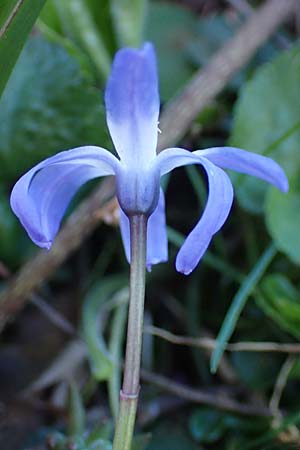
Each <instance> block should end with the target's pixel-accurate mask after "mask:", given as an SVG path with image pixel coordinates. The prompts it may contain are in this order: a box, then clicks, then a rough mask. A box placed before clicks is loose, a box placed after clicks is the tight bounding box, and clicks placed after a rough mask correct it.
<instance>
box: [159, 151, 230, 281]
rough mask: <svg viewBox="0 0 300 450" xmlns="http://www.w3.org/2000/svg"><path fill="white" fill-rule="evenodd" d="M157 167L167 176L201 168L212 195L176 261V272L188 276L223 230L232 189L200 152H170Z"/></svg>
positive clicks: (160, 155)
mask: <svg viewBox="0 0 300 450" xmlns="http://www.w3.org/2000/svg"><path fill="white" fill-rule="evenodd" d="M156 164H157V165H158V167H159V169H160V173H161V175H164V174H166V173H168V172H170V171H171V170H173V169H175V168H176V167H180V166H185V165H188V164H200V165H202V166H203V167H204V169H205V170H206V173H207V176H208V183H209V195H208V200H207V205H206V208H205V210H204V212H203V215H202V217H201V219H200V221H199V222H198V223H197V225H196V226H195V228H194V229H193V230H192V231H191V233H190V234H189V235H188V237H187V238H186V240H185V241H184V243H183V245H182V247H181V249H180V250H179V252H178V255H177V258H176V269H177V270H178V271H179V272H182V273H184V274H185V275H188V274H189V273H191V272H192V271H193V270H194V269H195V267H196V266H197V264H198V263H199V261H200V259H201V258H202V256H203V254H204V253H205V251H206V249H207V247H208V246H209V243H210V241H211V239H212V237H213V235H214V234H215V233H216V232H217V231H218V230H219V229H220V228H221V227H222V225H223V224H224V222H225V220H226V219H227V216H228V214H229V211H230V208H231V205H232V200H233V189H232V184H231V181H230V179H229V177H228V176H227V174H226V173H225V172H224V171H223V170H222V169H220V168H218V167H217V166H215V165H214V164H212V163H211V162H210V161H209V160H208V159H206V158H204V157H203V156H200V155H199V152H189V151H187V150H183V149H180V148H170V149H167V150H165V151H163V152H162V153H160V154H159V155H158V156H157V160H156Z"/></svg>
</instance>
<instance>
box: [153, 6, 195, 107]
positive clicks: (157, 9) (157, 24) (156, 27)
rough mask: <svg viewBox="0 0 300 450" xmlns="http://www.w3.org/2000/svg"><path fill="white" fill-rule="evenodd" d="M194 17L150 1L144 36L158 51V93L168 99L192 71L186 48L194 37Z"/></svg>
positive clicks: (179, 9) (186, 12)
mask: <svg viewBox="0 0 300 450" xmlns="http://www.w3.org/2000/svg"><path fill="white" fill-rule="evenodd" d="M195 26H196V19H195V17H194V16H193V14H192V13H190V12H189V11H188V10H187V9H184V8H182V7H180V6H177V5H174V4H172V5H171V4H167V3H155V2H153V3H150V4H149V12H148V15H147V21H146V30H145V35H146V39H147V40H149V41H151V42H153V43H154V44H155V47H156V51H157V54H158V71H159V79H160V93H161V98H162V100H163V101H166V100H168V99H170V98H171V97H172V96H173V95H174V94H175V93H176V92H177V91H178V90H179V89H180V88H182V87H183V86H184V84H185V83H186V81H187V80H188V79H189V78H190V77H191V76H192V74H193V72H194V67H195V66H194V65H193V64H192V63H191V61H190V56H189V54H188V47H189V44H190V43H191V42H192V40H193V39H194V38H195Z"/></svg>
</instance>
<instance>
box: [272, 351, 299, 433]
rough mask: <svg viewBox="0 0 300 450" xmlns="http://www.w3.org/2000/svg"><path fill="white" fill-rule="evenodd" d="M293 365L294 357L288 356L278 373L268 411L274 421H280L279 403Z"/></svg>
mask: <svg viewBox="0 0 300 450" xmlns="http://www.w3.org/2000/svg"><path fill="white" fill-rule="evenodd" d="M294 363H295V356H292V355H289V356H288V357H287V359H286V360H285V362H284V364H283V365H282V367H281V369H280V371H279V374H278V377H277V380H276V383H275V387H274V391H273V393H272V396H271V399H270V403H269V408H270V411H271V412H272V415H273V416H274V417H275V419H277V420H279V421H280V420H281V419H282V414H281V412H280V410H279V403H280V400H281V397H282V393H283V390H284V388H285V386H286V383H287V381H288V377H289V374H290V372H291V370H292V368H293V366H294ZM277 425H278V424H277Z"/></svg>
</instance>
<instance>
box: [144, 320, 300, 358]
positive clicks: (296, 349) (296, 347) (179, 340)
mask: <svg viewBox="0 0 300 450" xmlns="http://www.w3.org/2000/svg"><path fill="white" fill-rule="evenodd" d="M144 332H145V333H148V334H152V335H153V336H157V337H160V338H162V339H165V340H166V341H168V342H171V343H172V344H177V345H186V346H191V347H198V348H202V349H204V350H210V351H212V350H214V348H215V347H216V345H217V341H216V340H215V339H211V338H208V337H199V338H195V337H190V336H178V335H176V334H173V333H170V331H167V330H164V329H162V328H158V327H154V326H147V327H145V328H144ZM226 351H229V352H269V353H290V354H300V344H298V343H297V344H281V343H278V342H246V341H245V342H236V343H234V344H227V346H226Z"/></svg>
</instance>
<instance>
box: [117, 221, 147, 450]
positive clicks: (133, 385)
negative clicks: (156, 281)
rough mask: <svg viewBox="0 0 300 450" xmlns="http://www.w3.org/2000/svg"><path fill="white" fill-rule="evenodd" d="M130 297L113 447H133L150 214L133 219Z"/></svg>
mask: <svg viewBox="0 0 300 450" xmlns="http://www.w3.org/2000/svg"><path fill="white" fill-rule="evenodd" d="M130 240H131V263H130V300H129V317H128V329H127V344H126V356H125V366H124V380H123V386H122V390H121V392H120V405H119V413H118V420H117V424H116V431H115V437H114V443H113V450H130V449H131V442H132V436H133V429H134V423H135V416H136V409H137V402H138V395H139V389H140V364H141V351H142V334H143V318H144V297H145V267H146V240H147V217H146V216H145V215H135V216H132V217H131V218H130Z"/></svg>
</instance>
